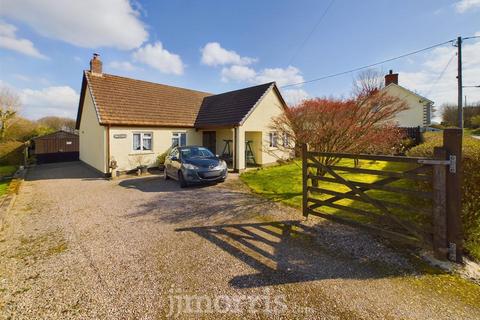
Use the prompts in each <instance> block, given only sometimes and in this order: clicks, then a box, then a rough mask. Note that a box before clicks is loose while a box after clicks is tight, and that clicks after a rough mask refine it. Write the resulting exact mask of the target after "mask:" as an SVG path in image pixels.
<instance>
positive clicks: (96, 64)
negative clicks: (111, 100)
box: [90, 53, 102, 75]
mask: <svg viewBox="0 0 480 320" xmlns="http://www.w3.org/2000/svg"><path fill="white" fill-rule="evenodd" d="M90 72H91V73H92V74H97V75H101V74H102V61H101V60H100V55H99V54H98V53H94V54H93V58H92V60H90Z"/></svg>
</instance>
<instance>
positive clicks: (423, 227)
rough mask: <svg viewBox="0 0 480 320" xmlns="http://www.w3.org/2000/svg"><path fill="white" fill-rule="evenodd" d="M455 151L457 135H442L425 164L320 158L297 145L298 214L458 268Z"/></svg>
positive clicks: (394, 159) (346, 156)
mask: <svg viewBox="0 0 480 320" xmlns="http://www.w3.org/2000/svg"><path fill="white" fill-rule="evenodd" d="M461 148H462V130H460V129H446V130H445V131H444V143H443V146H442V147H435V149H434V157H433V158H431V159H430V158H417V157H400V156H384V155H367V154H346V153H325V152H316V151H310V150H308V147H307V146H306V145H303V146H302V163H303V168H302V169H303V214H304V216H307V217H308V215H310V214H312V215H316V216H320V217H323V218H326V219H330V220H334V221H337V222H341V223H345V224H349V225H353V226H358V227H363V228H368V229H370V230H373V231H375V232H377V233H379V234H381V235H383V236H386V237H390V238H395V239H399V240H403V241H408V242H410V243H414V244H416V245H419V246H422V247H429V248H433V251H434V253H435V256H436V257H437V258H440V259H447V258H448V259H450V260H452V261H457V262H461V261H462V232H461V219H460V211H461V190H460V175H461ZM332 160H333V161H332ZM381 165H383V167H382V168H381V169H378V167H379V166H381ZM389 166H390V167H392V166H394V169H391V168H390V169H389ZM355 177H357V179H355ZM358 177H369V179H363V181H359V180H362V179H358ZM372 178H373V179H372ZM365 180H367V181H365ZM342 190H343V191H345V192H342ZM395 200H400V201H395Z"/></svg>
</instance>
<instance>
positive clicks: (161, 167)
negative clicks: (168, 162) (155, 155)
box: [158, 163, 165, 171]
mask: <svg viewBox="0 0 480 320" xmlns="http://www.w3.org/2000/svg"><path fill="white" fill-rule="evenodd" d="M158 169H159V170H160V171H163V170H165V165H164V164H163V163H161V164H159V165H158Z"/></svg>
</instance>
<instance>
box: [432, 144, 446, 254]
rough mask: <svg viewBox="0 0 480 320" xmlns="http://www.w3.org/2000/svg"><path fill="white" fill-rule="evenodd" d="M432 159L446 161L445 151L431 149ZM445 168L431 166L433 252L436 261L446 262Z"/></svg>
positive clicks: (436, 148)
mask: <svg viewBox="0 0 480 320" xmlns="http://www.w3.org/2000/svg"><path fill="white" fill-rule="evenodd" d="M433 155H434V158H435V159H437V160H445V159H447V150H445V149H444V148H441V147H435V148H434V149H433ZM446 175H447V168H446V166H445V165H443V164H436V165H434V166H433V252H434V254H435V257H436V258H437V259H441V260H446V259H447V257H448V247H447V204H446V202H447V198H446V197H447V195H446V191H447V190H446V183H447V180H446V179H447V177H446Z"/></svg>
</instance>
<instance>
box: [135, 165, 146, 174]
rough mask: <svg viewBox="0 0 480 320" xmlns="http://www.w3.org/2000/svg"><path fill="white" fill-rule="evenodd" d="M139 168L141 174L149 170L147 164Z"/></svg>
mask: <svg viewBox="0 0 480 320" xmlns="http://www.w3.org/2000/svg"><path fill="white" fill-rule="evenodd" d="M137 169H138V170H139V171H140V174H145V173H147V172H148V168H147V166H138V167H137Z"/></svg>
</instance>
